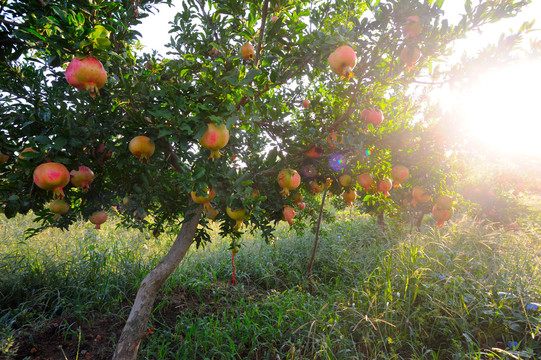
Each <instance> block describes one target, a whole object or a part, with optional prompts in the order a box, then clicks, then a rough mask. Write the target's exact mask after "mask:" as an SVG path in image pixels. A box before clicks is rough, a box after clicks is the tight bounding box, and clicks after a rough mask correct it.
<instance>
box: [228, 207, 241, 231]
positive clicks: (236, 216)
mask: <svg viewBox="0 0 541 360" xmlns="http://www.w3.org/2000/svg"><path fill="white" fill-rule="evenodd" d="M226 211H227V215H228V216H229V217H230V218H231V219H233V220H235V221H236V222H237V223H236V224H235V226H234V227H233V230H235V231H238V230H239V229H240V227H241V226H242V224H243V221H244V219H246V210H245V209H244V208H240V209H237V210H231V208H230V207H229V206H228V207H227V208H226Z"/></svg>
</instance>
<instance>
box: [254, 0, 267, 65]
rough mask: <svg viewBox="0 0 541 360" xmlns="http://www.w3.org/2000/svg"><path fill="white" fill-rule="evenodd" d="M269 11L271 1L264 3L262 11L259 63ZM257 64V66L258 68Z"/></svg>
mask: <svg viewBox="0 0 541 360" xmlns="http://www.w3.org/2000/svg"><path fill="white" fill-rule="evenodd" d="M268 9H269V0H265V2H264V3H263V10H262V11H261V28H260V29H259V42H258V43H257V52H256V54H257V63H259V60H260V59H261V45H262V43H263V36H264V35H265V24H266V23H267V12H268ZM257 63H256V66H257Z"/></svg>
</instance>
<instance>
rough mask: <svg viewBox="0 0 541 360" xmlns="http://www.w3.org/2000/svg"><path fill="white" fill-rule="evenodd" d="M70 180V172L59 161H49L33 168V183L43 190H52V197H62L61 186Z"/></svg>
mask: <svg viewBox="0 0 541 360" xmlns="http://www.w3.org/2000/svg"><path fill="white" fill-rule="evenodd" d="M69 181H70V173H69V171H68V169H66V167H65V166H64V165H62V164H60V163H55V162H49V163H44V164H41V165H39V166H38V167H37V168H36V169H35V170H34V183H36V185H37V186H38V187H39V188H40V189H43V190H52V191H53V194H54V197H55V198H59V199H63V198H64V191H62V188H63V187H64V186H66V185H67V184H68V183H69Z"/></svg>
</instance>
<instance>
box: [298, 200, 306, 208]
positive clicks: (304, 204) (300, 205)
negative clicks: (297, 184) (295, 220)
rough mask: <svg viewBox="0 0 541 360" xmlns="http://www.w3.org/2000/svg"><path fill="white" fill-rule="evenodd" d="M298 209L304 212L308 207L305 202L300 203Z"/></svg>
mask: <svg viewBox="0 0 541 360" xmlns="http://www.w3.org/2000/svg"><path fill="white" fill-rule="evenodd" d="M297 207H298V208H299V210H304V208H305V207H306V203H305V202H301V203H298V204H297Z"/></svg>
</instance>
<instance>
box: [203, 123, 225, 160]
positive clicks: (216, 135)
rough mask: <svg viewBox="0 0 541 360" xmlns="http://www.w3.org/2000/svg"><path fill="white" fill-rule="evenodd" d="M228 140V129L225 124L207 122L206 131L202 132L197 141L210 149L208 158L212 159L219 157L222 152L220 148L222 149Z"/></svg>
mask: <svg viewBox="0 0 541 360" xmlns="http://www.w3.org/2000/svg"><path fill="white" fill-rule="evenodd" d="M228 142H229V130H227V127H226V126H225V124H221V125H219V126H216V125H215V124H214V123H208V124H207V131H205V133H204V134H203V136H202V137H201V139H199V143H200V144H201V145H202V146H203V147H204V148H206V149H208V150H210V156H209V159H211V160H214V159H215V158H218V159H219V158H220V157H221V156H222V154H221V153H220V150H221V149H223V148H224V147H225V146H226V145H227V143H228Z"/></svg>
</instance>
